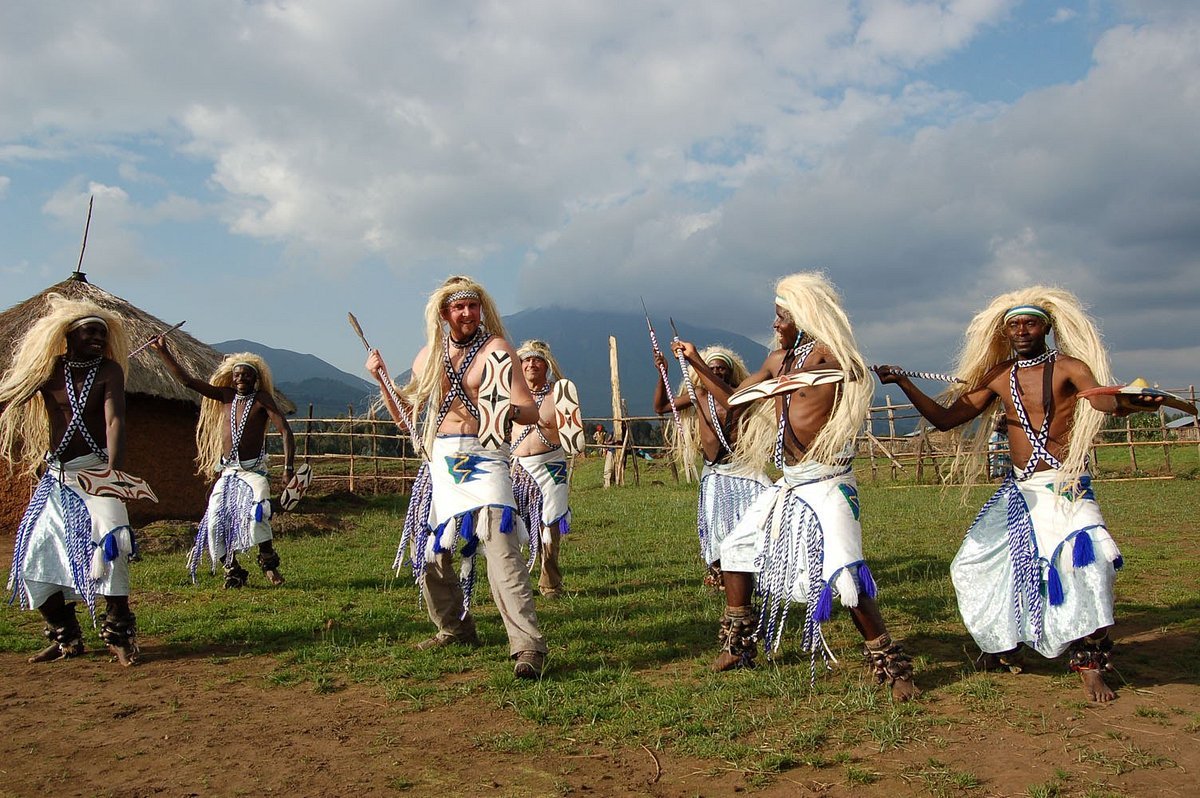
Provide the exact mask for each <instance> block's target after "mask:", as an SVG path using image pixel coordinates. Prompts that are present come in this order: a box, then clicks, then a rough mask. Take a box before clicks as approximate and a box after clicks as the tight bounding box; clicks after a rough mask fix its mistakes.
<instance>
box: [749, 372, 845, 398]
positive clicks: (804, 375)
mask: <svg viewBox="0 0 1200 798" xmlns="http://www.w3.org/2000/svg"><path fill="white" fill-rule="evenodd" d="M845 378H846V373H845V372H844V371H842V370H841V369H814V370H812V371H799V372H797V373H795V374H788V375H787V376H784V377H779V378H778V379H774V380H763V381H762V382H759V383H755V384H754V385H751V386H749V387H747V388H743V389H742V390H740V391H734V392H733V393H732V394H730V396H729V404H731V405H744V404H749V403H750V402H756V401H758V400H759V399H766V398H767V397H768V396H776V395H778V394H781V393H791V392H792V391H796V390H799V389H800V388H808V387H810V386H812V385H825V384H828V383H831V382H841V381H842V380H844V379H845Z"/></svg>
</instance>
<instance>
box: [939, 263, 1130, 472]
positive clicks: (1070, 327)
mask: <svg viewBox="0 0 1200 798" xmlns="http://www.w3.org/2000/svg"><path fill="white" fill-rule="evenodd" d="M1019 305H1036V306H1038V307H1041V308H1044V309H1045V310H1046V311H1048V312H1049V314H1050V324H1051V330H1050V331H1051V333H1052V334H1053V336H1054V342H1055V347H1054V348H1056V349H1058V351H1059V352H1061V353H1062V354H1064V355H1067V356H1069V357H1073V358H1077V359H1078V360H1082V361H1083V362H1084V364H1086V365H1087V367H1088V368H1090V369H1091V370H1092V374H1093V376H1095V378H1096V380H1097V382H1099V383H1100V384H1101V385H1111V384H1112V383H1113V382H1115V380H1114V378H1113V374H1112V368H1111V366H1110V365H1109V362H1108V352H1107V350H1105V348H1104V344H1103V343H1102V342H1101V337H1100V331H1099V330H1098V329H1097V328H1096V324H1095V322H1094V321H1092V319H1091V318H1090V317H1089V316H1088V315H1087V313H1086V311H1085V309H1084V307H1083V305H1082V304H1081V303H1080V301H1079V299H1078V298H1077V297H1076V296H1075V295H1074V294H1072V293H1070V292H1069V291H1065V290H1063V289H1061V288H1054V287H1051V286H1044V285H1035V286H1032V287H1030V288H1022V289H1019V290H1017V291H1010V292H1008V293H1006V294H1001V295H1000V296H998V297H996V298H995V299H993V300H992V302H991V304H989V305H988V306H987V307H986V308H984V309H983V310H982V311H980V312H979V313H977V314H976V315H975V318H973V319H971V323H970V324H968V325H967V332H966V335H965V336H964V338H963V345H962V348H961V349H960V350H959V353H958V364H957V366H956V369H955V371H954V373H955V374H956V375H958V377H959V378H960V379H962V380H963V381H964V382H963V383H962V384H959V385H956V386H954V387H952V388H950V389H949V390H948V391H946V393H944V394H943V395H942V396H941V397H940V398H941V400H942V401H943V402H953V401H955V400H956V399H958V398H959V397H960V396H962V395H963V394H965V393H966V392H967V391H969V390H972V389H974V388H977V387H979V385H980V384H981V383H982V382H983V378H984V376H985V375H987V373H988V372H990V371H991V370H992V369H994V368H995V367H996V366H998V365H999V364H1001V363H1003V362H1005V361H1006V360H1011V359H1012V358H1013V357H1014V353H1013V351H1012V347H1011V345H1010V344H1009V342H1008V337H1007V336H1006V334H1005V323H1004V316H1005V314H1006V313H1007V312H1008V310H1009V309H1010V308H1014V307H1017V306H1019ZM987 410H988V409H987V408H985V409H984V412H983V413H981V414H980V415H979V418H980V419H987V418H990V417H991V416H990V414H989V413H988V412H987ZM1103 424H1104V414H1103V413H1101V412H1100V411H1099V410H1096V409H1095V408H1093V407H1092V406H1091V404H1090V403H1089V402H1088V401H1086V400H1083V401H1080V402H1079V403H1078V404H1077V405H1076V407H1075V418H1074V421H1073V423H1072V425H1071V431H1070V442H1069V443H1068V445H1067V456H1066V459H1065V460H1064V461H1063V464H1062V469H1061V474H1062V482H1063V484H1064V485H1067V484H1071V483H1073V482H1074V481H1075V479H1077V478H1078V477H1079V476H1080V475H1082V474H1083V473H1084V471H1085V470H1086V460H1087V456H1088V451H1089V450H1090V449H1091V445H1092V440H1093V439H1094V438H1095V437H1096V433H1097V432H1099V431H1100V427H1101V426H1102V425H1103ZM973 427H974V428H973V429H972V430H971V431H970V432H964V431H961V430H960V431H959V432H958V441H957V443H958V445H957V447H956V448H957V457H955V460H954V465H953V467H952V469H951V479H958V480H961V481H963V483H964V484H970V483H972V482H974V481H975V480H976V478H977V477H979V475H980V474H981V473H982V471H983V465H984V457H983V456H982V455H983V453H984V451H985V450H986V448H987V440H988V437H989V436H990V435H991V431H992V428H991V425H990V424H987V423H976V424H975V425H973Z"/></svg>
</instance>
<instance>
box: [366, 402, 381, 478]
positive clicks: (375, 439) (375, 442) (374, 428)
mask: <svg viewBox="0 0 1200 798" xmlns="http://www.w3.org/2000/svg"><path fill="white" fill-rule="evenodd" d="M364 418H368V419H370V424H369V425H368V426H369V428H370V430H371V462H372V463H374V465H375V483H374V484H373V485H372V486H371V492H372V493H374V494H375V495H376V496H378V495H379V426H378V422H377V421H376V420H375V419H373V418H370V416H369V415H368V416H364Z"/></svg>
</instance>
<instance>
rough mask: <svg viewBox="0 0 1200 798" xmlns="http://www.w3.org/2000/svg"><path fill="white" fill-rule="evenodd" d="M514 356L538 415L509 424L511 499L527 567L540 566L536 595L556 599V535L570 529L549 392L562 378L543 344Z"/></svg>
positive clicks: (531, 344) (533, 343) (559, 583)
mask: <svg viewBox="0 0 1200 798" xmlns="http://www.w3.org/2000/svg"><path fill="white" fill-rule="evenodd" d="M517 356H518V357H519V358H520V359H521V371H522V373H523V374H524V375H525V382H526V383H528V384H529V390H530V392H531V393H532V394H533V398H534V401H535V402H536V403H537V406H538V412H539V413H540V414H541V415H540V417H539V419H538V422H537V423H536V424H527V425H523V424H516V425H514V426H513V429H512V455H513V465H512V478H513V495H514V496H515V497H516V500H517V511H518V512H520V513H521V517H522V518H524V519H525V526H526V527H527V528H528V529H529V549H530V567H532V566H533V563H534V562H539V563H540V569H541V570H540V573H539V575H538V592H539V593H541V594H542V595H543V596H545V597H546V598H558V597H560V596H562V594H563V576H562V569H561V568H559V565H558V552H559V547H560V544H561V541H562V536H563V535H565V534H567V533H568V532H570V531H571V508H570V507H569V506H568V499H569V494H570V486H569V485H568V484H567V458H566V455H565V454H564V453H563V447H562V442H561V440H560V439H559V434H558V414H557V412H556V411H555V409H554V400H553V399H552V398H551V397H550V393H551V391H552V390H553V387H554V382H555V380H558V379H561V378H562V377H563V375H562V373H561V372H560V368H561V367H560V366H559V365H558V360H556V359H555V357H554V353H553V352H551V351H550V345H549V344H547V343H546V342H545V341H538V340H530V341H525V342H524V343H522V344H521V348H520V349H518V350H517ZM547 399H549V401H547Z"/></svg>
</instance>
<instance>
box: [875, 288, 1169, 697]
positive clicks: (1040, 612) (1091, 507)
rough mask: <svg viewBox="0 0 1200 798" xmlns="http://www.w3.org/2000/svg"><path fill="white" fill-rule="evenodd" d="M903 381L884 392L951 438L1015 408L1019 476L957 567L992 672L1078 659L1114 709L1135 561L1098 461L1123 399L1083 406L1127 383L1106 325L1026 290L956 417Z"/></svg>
mask: <svg viewBox="0 0 1200 798" xmlns="http://www.w3.org/2000/svg"><path fill="white" fill-rule="evenodd" d="M1051 331H1053V333H1054V338H1055V344H1056V347H1055V348H1053V349H1052V348H1048V346H1047V342H1046V340H1047V337H1048V336H1049V335H1050V333H1051ZM896 371H898V369H896V368H895V367H892V366H886V365H885V366H877V367H876V372H877V373H878V374H879V378H880V381H882V382H883V383H885V384H895V385H898V386H900V388H901V390H903V391H904V393H905V394H906V395H907V396H908V397H909V399H911V400H912V403H913V405H914V407H916V409H917V410H918V411H919V412H920V413H921V415H923V416H924V417H925V418H926V419H928V420H929V421H930V423H932V424H933V425H934V426H935V427H937V428H938V429H939V430H951V429H954V428H956V427H960V426H962V425H963V424H966V423H967V422H969V421H971V420H973V419H975V418H977V417H979V416H981V415H983V417H984V418H989V417H990V416H988V415H984V414H985V413H986V411H987V410H988V409H989V408H991V407H993V405H994V403H995V402H997V401H999V402H1000V404H1001V406H1002V407H1003V411H1004V418H1005V421H1006V426H1007V430H1008V442H1009V448H1010V452H1011V454H1010V456H1011V461H1012V462H1011V468H1010V469H1009V471H1008V473H1007V474H1006V476H1005V481H1004V483H1003V484H1002V485H1001V486H1000V489H999V490H998V491H997V492H996V493H995V495H993V496H992V498H991V499H989V500H988V502H987V504H985V505H984V507H983V509H982V510H981V511H980V513H979V516H978V517H977V518H976V519H975V523H974V524H972V525H971V528H970V530H969V531H968V532H967V535H966V538H965V539H964V540H963V544H962V546H961V548H959V550H958V554H957V555H956V556H955V558H954V561H953V563H951V566H950V575H951V579H952V580H953V582H954V589H955V592H956V593H957V594H958V608H959V612H960V613H961V614H962V618H963V622H964V623H965V624H966V626H967V629H968V631H970V633H971V636H972V637H973V638H974V639H975V642H976V643H977V644H978V645H979V647H980V649H981V650H982V652H983V653H982V654H981V656H980V664H981V665H982V666H983V667H986V668H999V669H1007V670H1010V671H1013V672H1019V671H1020V670H1021V657H1022V653H1023V650H1022V649H1023V647H1025V646H1028V647H1030V648H1033V649H1034V650H1035V651H1037V652H1038V653H1040V654H1042V655H1043V656H1046V657H1057V656H1059V655H1060V654H1062V653H1063V652H1064V651H1068V650H1069V651H1070V668H1071V670H1073V671H1076V672H1078V673H1079V674H1080V676H1081V677H1082V679H1083V687H1084V692H1085V693H1086V695H1087V697H1088V698H1089V699H1090V700H1092V701H1098V702H1107V701H1111V700H1112V699H1113V698H1115V697H1116V696H1115V693H1114V692H1113V691H1112V689H1111V688H1110V687H1109V686H1108V685H1107V684H1106V683H1105V681H1104V677H1103V673H1104V671H1107V670H1111V669H1112V654H1111V652H1112V640H1111V639H1110V638H1109V636H1108V630H1109V628H1110V627H1111V626H1112V624H1113V583H1114V581H1115V578H1116V570H1117V569H1118V568H1120V567H1121V554H1120V552H1119V551H1118V550H1117V546H1116V544H1115V543H1114V542H1113V539H1112V537H1111V536H1110V535H1109V533H1108V528H1107V527H1106V525H1105V523H1104V518H1103V516H1101V514H1100V507H1099V505H1098V504H1097V503H1096V499H1095V494H1094V492H1093V490H1092V485H1091V477H1090V476H1089V475H1088V473H1087V457H1088V450H1089V449H1090V447H1091V443H1092V439H1093V438H1094V437H1095V435H1096V433H1097V432H1098V431H1099V429H1100V426H1101V424H1102V423H1103V420H1104V413H1113V412H1117V404H1116V399H1115V398H1114V397H1113V396H1090V397H1088V401H1087V402H1079V397H1078V394H1079V392H1080V391H1084V390H1087V389H1089V388H1094V387H1096V386H1097V385H1098V384H1100V383H1103V384H1109V383H1112V382H1113V378H1112V373H1111V371H1110V369H1109V365H1108V353H1107V352H1106V351H1105V349H1104V346H1103V345H1102V344H1101V342H1100V334H1099V332H1098V331H1097V329H1096V326H1095V323H1094V322H1093V321H1092V320H1091V319H1090V318H1089V317H1088V316H1087V314H1086V313H1085V312H1084V309H1083V307H1082V306H1081V305H1080V303H1079V300H1078V299H1076V297H1075V296H1074V295H1072V294H1070V293H1069V292H1067V291H1064V290H1062V289H1058V288H1048V287H1045V286H1034V287H1032V288H1025V289H1021V290H1019V291H1013V292H1010V293H1007V294H1003V295H1001V296H999V297H996V299H994V300H993V301H992V303H991V304H990V305H988V307H987V308H985V309H984V310H983V311H981V312H979V313H978V314H977V315H976V316H975V318H974V319H972V320H971V323H970V325H968V327H967V333H966V340H965V342H964V345H963V349H962V352H961V355H960V357H959V364H958V369H957V371H956V374H957V375H958V376H959V377H960V378H961V379H962V380H964V383H963V384H961V385H955V386H952V387H951V388H950V390H949V391H948V393H947V395H946V397H945V398H946V399H947V400H948V401H949V405H948V406H944V405H942V404H940V403H939V402H938V401H936V400H934V399H932V398H930V397H928V396H926V395H925V394H924V393H922V392H921V390H920V389H918V388H917V387H916V386H915V385H913V383H912V381H911V380H909V379H908V378H907V377H905V376H902V375H900V374H897V373H896ZM1097 380H1099V383H1098V382H1097ZM1159 402H1161V399H1159V400H1147V401H1145V402H1143V404H1144V405H1145V408H1146V409H1154V408H1155V407H1156V406H1157V404H1158V403H1159ZM1122 414H1124V413H1123V412H1122ZM977 427H978V428H977V429H976V430H975V440H974V445H973V446H972V447H970V448H971V452H970V454H967V455H960V456H959V457H958V458H957V459H956V460H955V463H954V466H953V471H952V473H953V475H954V476H955V477H956V478H958V479H960V480H961V481H962V482H963V484H969V483H973V482H975V481H977V479H978V478H979V477H980V476H982V469H983V462H984V460H985V458H984V457H983V454H984V452H985V451H986V447H987V442H988V438H989V436H990V433H991V431H992V425H990V424H979V425H977ZM1068 544H1069V545H1068Z"/></svg>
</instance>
